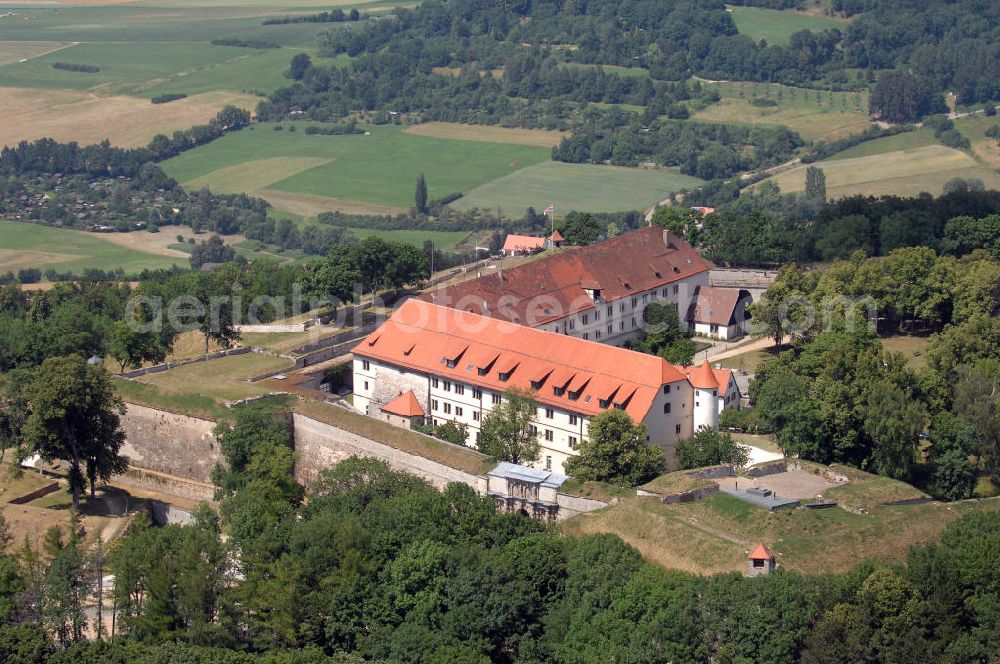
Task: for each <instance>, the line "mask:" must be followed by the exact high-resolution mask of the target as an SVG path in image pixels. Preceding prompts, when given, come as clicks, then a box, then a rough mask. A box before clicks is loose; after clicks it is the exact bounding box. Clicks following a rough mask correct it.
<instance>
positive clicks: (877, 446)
mask: <svg viewBox="0 0 1000 664" xmlns="http://www.w3.org/2000/svg"><path fill="white" fill-rule="evenodd" d="M865 401H866V409H865V420H864V427H865V433H866V434H867V435H868V436H869V437H870V438H871V440H872V443H873V450H872V455H871V465H872V468H873V469H874V470H875V472H876V473H878V474H879V475H885V476H887V477H892V478H895V479H904V478H906V477H908V476H909V474H910V465H911V464H912V463H913V462H914V461H915V459H916V451H917V436H918V434H919V433H920V432H921V431H923V428H924V413H923V409H922V408H921V406H920V404H919V403H917V402H916V401H914V400H913V399H912V398H910V396H909V395H907V394H905V393H904V392H903V391H902V390H901V389H900V388H899V387H897V386H895V385H892V384H889V383H887V382H884V381H880V382H877V383H875V384H873V385H872V386H871V387H870V388H869V390H868V395H867V398H866V400H865Z"/></svg>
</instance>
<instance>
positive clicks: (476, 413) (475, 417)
mask: <svg viewBox="0 0 1000 664" xmlns="http://www.w3.org/2000/svg"><path fill="white" fill-rule="evenodd" d="M472 420H473V421H474V422H478V421H479V411H478V410H474V411H472Z"/></svg>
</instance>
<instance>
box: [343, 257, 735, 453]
mask: <svg viewBox="0 0 1000 664" xmlns="http://www.w3.org/2000/svg"><path fill="white" fill-rule="evenodd" d="M661 268H662V266H661ZM353 354H354V360H353V361H354V367H353V369H354V397H353V403H354V406H355V408H357V409H358V410H360V411H361V412H363V413H366V414H368V415H371V416H373V417H382V418H384V419H388V420H389V421H395V422H396V423H398V424H401V423H403V420H407V421H410V420H411V419H412V418H417V417H419V416H420V414H421V413H422V414H423V417H424V418H425V420H426V421H429V422H433V423H438V424H440V423H443V422H446V421H456V422H460V423H462V424H465V425H466V426H468V427H469V437H468V440H467V443H468V444H469V445H475V442H476V440H477V438H478V434H479V430H480V425H481V423H482V421H483V418H484V417H485V416H486V415H487V414H488V413H489V412H490V410H492V408H493V407H494V406H495V405H496V404H498V403H500V402H501V401H502V399H503V393H504V392H505V391H506V390H508V389H510V388H521V389H524V390H530V391H531V392H532V393H533V394H534V397H535V400H536V401H537V403H538V413H537V415H536V418H535V427H536V430H537V434H538V438H539V443H540V445H541V449H542V451H541V456H540V458H539V460H538V462H537V463H536V465H537V466H538V467H542V468H545V469H547V470H557V471H561V470H562V464H563V462H564V461H566V459H568V458H569V457H571V456H573V455H574V454H576V453H577V452H576V450H577V448H578V446H579V444H580V442H581V441H583V440H585V439H586V437H587V425H588V421H589V418H591V417H593V416H594V415H597V414H598V413H601V412H603V411H605V410H608V409H611V408H618V409H620V410H623V411H625V412H626V413H628V414H629V415H630V416H631V417H632V419H633V421H635V422H640V423H642V424H644V425H645V426H646V429H647V432H648V438H649V440H648V442H649V443H651V444H655V445H659V446H661V447H663V448H664V449H665V451H666V453H667V459H668V463H670V462H672V460H673V451H674V448H675V446H676V444H677V441H678V440H680V439H682V438H686V437H688V436H690V435H691V434H692V433H693V432H694V431H696V430H697V429H699V428H701V427H718V419H719V413H720V411H721V410H722V409H723V408H725V407H726V406H727V405H728V404H729V403H732V404H733V405H735V406H737V407H738V405H739V395H738V388H737V387H736V384H735V381H734V380H733V379H732V375H731V372H730V371H728V370H721V369H712V368H711V367H710V366H709V365H708V364H703V365H702V366H700V367H697V368H692V367H679V366H676V365H673V364H670V363H668V362H667V361H666V360H663V359H662V358H660V357H657V356H654V355H648V354H644V353H638V352H634V351H630V350H625V349H623V348H617V347H615V346H609V345H605V344H601V343H596V342H594V341H589V340H586V339H583V338H579V337H574V336H566V335H565V334H562V333H557V332H555V331H550V330H547V329H545V328H544V327H535V328H532V327H527V326H524V325H521V324H519V323H517V322H513V321H505V320H502V319H500V318H497V317H488V316H483V315H480V314H479V313H475V312H470V311H468V310H464V309H459V308H450V307H445V306H440V305H438V304H434V303H431V302H426V301H421V300H418V299H411V300H408V301H407V302H405V303H404V304H403V305H402V306H401V307H400V308H399V309H397V310H396V311H395V312H394V313H393V315H392V317H391V318H390V319H389V320H388V321H386V322H385V323H384V324H383V325H382V326H381V327H379V328H378V329H377V330H375V331H374V332H372V333H371V334H370V335H368V337H367V338H365V339H364V340H363V341H362V342H361V343H360V344H358V345H357V346H356V347H355V348H354V350H353ZM723 393H727V394H728V396H729V397H730V398H732V397H733V396H735V399H734V400H733V401H732V402H730V400H729V399H727V398H726V396H725V395H724V394H723Z"/></svg>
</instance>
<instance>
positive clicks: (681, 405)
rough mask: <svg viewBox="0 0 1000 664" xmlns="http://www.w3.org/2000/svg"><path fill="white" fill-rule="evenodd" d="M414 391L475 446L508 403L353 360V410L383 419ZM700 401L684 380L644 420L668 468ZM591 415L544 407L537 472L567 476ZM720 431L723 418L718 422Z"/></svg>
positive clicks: (466, 387) (436, 419)
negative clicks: (492, 415) (392, 404)
mask: <svg viewBox="0 0 1000 664" xmlns="http://www.w3.org/2000/svg"><path fill="white" fill-rule="evenodd" d="M408 390H413V393H414V395H415V396H416V397H417V400H418V401H419V402H420V405H421V406H422V407H423V409H424V412H425V413H427V420H428V422H429V423H434V424H443V423H444V422H448V421H454V422H459V423H462V424H465V425H467V426H468V427H469V437H468V439H467V441H466V444H467V445H469V446H470V447H475V445H476V441H477V440H478V434H479V431H480V425H481V424H482V421H483V418H484V417H486V415H487V413H489V412H490V411H491V410H492V409H493V407H494V406H495V405H496V404H498V403H500V402H501V401H502V399H503V394H502V392H498V391H495V390H490V389H485V388H479V387H477V386H475V385H472V384H469V383H460V382H456V381H455V380H453V379H445V378H443V377H440V376H433V375H428V374H424V373H420V372H416V371H413V370H409V369H404V368H402V367H398V366H394V365H391V364H388V363H384V362H379V361H377V360H374V359H365V358H360V357H356V358H355V359H354V397H353V399H354V407H355V408H356V409H357V410H359V411H360V412H362V413H365V414H367V415H371V416H378V411H379V409H380V408H381V406H382V405H384V404H385V403H387V402H388V401H390V400H391V399H393V398H395V397H397V396H399V394H402V393H405V392H406V391H408ZM694 403H695V397H694V391H693V388H692V387H691V384H690V383H689V382H688V381H687V380H679V381H675V382H673V383H669V384H666V385H663V386H661V387H660V389H659V391H658V393H657V397H656V399H655V401H654V403H653V405H652V407H651V408H650V409H649V411H648V413H647V414H646V416H645V418H643V420H642V424H644V425H646V429H647V432H648V440H647V442H648V443H649V444H651V445H657V446H660V447H662V448H664V450H665V452H666V457H667V463H668V466H671V465H672V463H673V455H674V450H675V448H676V446H677V441H679V440H681V439H683V438H687V437H689V436H690V435H691V434H692V433H693V432H694V431H696V430H697V428H696V427H695V426H694V419H693V417H694V413H695V405H694ZM587 423H588V416H586V415H583V414H581V413H578V412H573V411H570V410H567V409H565V408H560V407H558V406H549V405H545V404H544V403H539V406H538V413H537V414H536V416H535V420H534V425H535V427H536V428H537V430H538V442H539V446H540V447H541V453H540V454H539V459H538V461H536V462H535V463H534V464H528V465H530V466H533V467H538V468H543V469H545V470H553V471H556V472H562V471H563V464H564V462H565V461H566V460H567V459H569V458H570V457H571V456H575V455H576V454H577V449H578V448H579V445H580V443H581V442H582V441H583V440H585V439H586V438H587ZM715 426H716V427H718V415H716V418H715Z"/></svg>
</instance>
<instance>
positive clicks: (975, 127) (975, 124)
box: [955, 114, 1000, 169]
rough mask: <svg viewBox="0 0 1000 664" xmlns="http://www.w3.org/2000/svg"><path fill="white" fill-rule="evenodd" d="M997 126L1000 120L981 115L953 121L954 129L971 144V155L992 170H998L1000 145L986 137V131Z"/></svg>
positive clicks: (995, 140) (999, 167) (993, 139)
mask: <svg viewBox="0 0 1000 664" xmlns="http://www.w3.org/2000/svg"><path fill="white" fill-rule="evenodd" d="M997 125H1000V118H998V117H997V116H993V117H987V116H986V115H983V114H978V115H973V116H969V117H965V118H959V119H957V120H955V129H957V130H958V131H959V132H960V133H961V134H962V135H963V136H965V137H966V138H968V139H969V141H970V142H971V143H972V153H973V154H974V155H975V156H976V158H978V159H980V160H982V161H983V162H984V163H986V164H987V165H988V166H989V167H990V168H992V169H1000V143H998V142H997V139H995V138H990V137H989V136H987V135H986V130H987V129H989V128H990V127H995V126H997Z"/></svg>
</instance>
